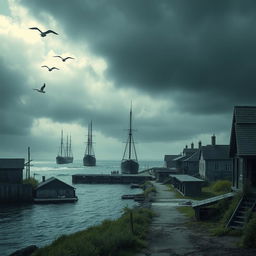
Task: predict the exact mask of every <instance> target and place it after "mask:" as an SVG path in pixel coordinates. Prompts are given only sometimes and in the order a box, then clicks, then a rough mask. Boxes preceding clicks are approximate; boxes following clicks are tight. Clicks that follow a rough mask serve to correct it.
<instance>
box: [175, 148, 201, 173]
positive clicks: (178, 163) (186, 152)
mask: <svg viewBox="0 0 256 256" xmlns="http://www.w3.org/2000/svg"><path fill="white" fill-rule="evenodd" d="M197 151H198V149H196V148H194V143H191V148H188V146H187V145H186V147H185V148H184V149H183V152H182V155H180V156H178V157H176V158H174V159H173V161H174V162H175V168H176V171H177V172H178V173H184V160H186V159H187V158H189V157H190V156H192V155H193V154H194V153H195V152H197Z"/></svg>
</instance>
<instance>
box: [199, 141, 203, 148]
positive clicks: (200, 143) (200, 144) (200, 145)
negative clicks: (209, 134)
mask: <svg viewBox="0 0 256 256" xmlns="http://www.w3.org/2000/svg"><path fill="white" fill-rule="evenodd" d="M201 147H202V142H201V140H199V142H198V148H201Z"/></svg>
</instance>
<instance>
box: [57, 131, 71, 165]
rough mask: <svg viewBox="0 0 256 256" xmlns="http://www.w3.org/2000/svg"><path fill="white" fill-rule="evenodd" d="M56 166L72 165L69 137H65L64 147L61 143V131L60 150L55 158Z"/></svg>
mask: <svg viewBox="0 0 256 256" xmlns="http://www.w3.org/2000/svg"><path fill="white" fill-rule="evenodd" d="M56 163H57V164H70V163H73V153H72V149H71V135H70V137H68V136H67V142H66V146H64V143H63V131H61V140H60V150H59V153H58V155H57V157H56Z"/></svg>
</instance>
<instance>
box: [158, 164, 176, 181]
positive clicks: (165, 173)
mask: <svg viewBox="0 0 256 256" xmlns="http://www.w3.org/2000/svg"><path fill="white" fill-rule="evenodd" d="M176 173H177V171H176V168H161V167H158V168H154V172H153V175H154V176H155V178H156V181H157V182H164V181H166V180H167V179H169V177H170V174H176Z"/></svg>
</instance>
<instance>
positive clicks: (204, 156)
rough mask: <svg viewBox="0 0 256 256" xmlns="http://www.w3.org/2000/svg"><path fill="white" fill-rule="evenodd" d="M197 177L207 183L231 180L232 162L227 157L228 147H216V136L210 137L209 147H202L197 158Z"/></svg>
mask: <svg viewBox="0 0 256 256" xmlns="http://www.w3.org/2000/svg"><path fill="white" fill-rule="evenodd" d="M199 175H200V176H201V178H203V179H205V180H207V181H216V180H231V178H232V160H231V158H230V157H229V145H216V136H215V135H213V136H212V143H211V145H206V146H202V147H201V149H200V158H199Z"/></svg>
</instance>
